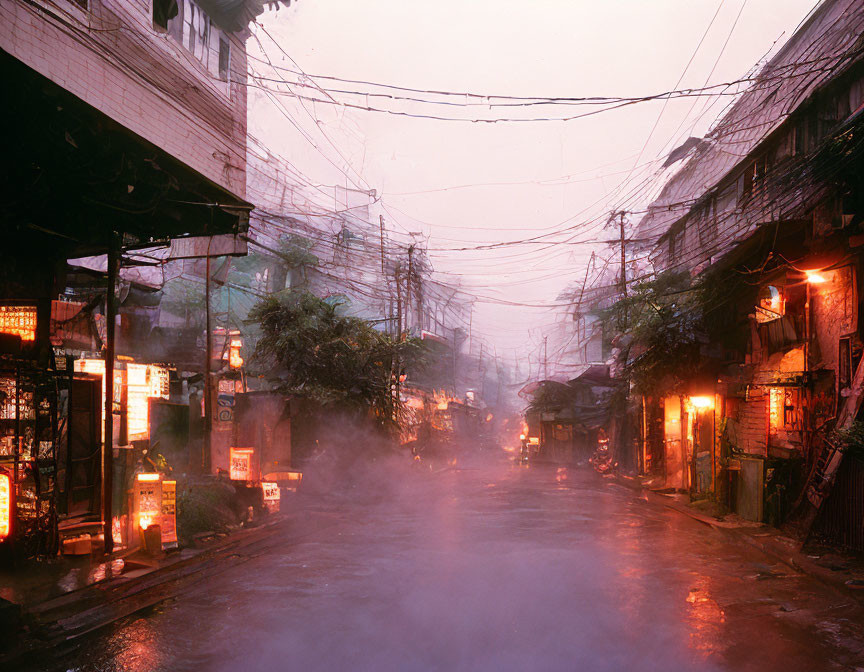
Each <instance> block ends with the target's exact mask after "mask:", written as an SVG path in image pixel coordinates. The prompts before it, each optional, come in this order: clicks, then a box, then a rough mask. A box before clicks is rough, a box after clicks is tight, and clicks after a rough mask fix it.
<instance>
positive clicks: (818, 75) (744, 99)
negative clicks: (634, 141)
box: [635, 0, 864, 237]
mask: <svg viewBox="0 0 864 672" xmlns="http://www.w3.org/2000/svg"><path fill="white" fill-rule="evenodd" d="M862 34H864V0H825V2H823V3H822V4H821V5H820V6H819V7H818V8H817V9H816V10H815V11H814V12H813V14H812V15H811V17H810V18H809V19H808V21H807V22H806V23H805V24H804V25H803V26H801V28H800V29H799V30H798V31H797V32H796V33H795V34H794V35H793V36H792V37H791V38H790V39H789V41H788V42H787V43H786V44H785V45H784V46H783V48H782V49H781V50H780V51H779V52H778V53H777V55H776V56H774V57H773V58H772V59H771V60H770V61H769V62H768V63H767V64H766V65H765V67H764V68H762V70H761V71H760V72H759V74H758V76H757V77H756V79H755V80H754V82H753V83H752V85H751V86H750V87H749V88H748V89H747V90H746V91H745V92H744V93H742V94H741V96H740V98H739V99H738V100H737V102H736V103H735V104H734V105H733V106H732V108H731V109H730V110H729V112H728V113H727V114H726V115H724V116H723V117H722V119H721V120H720V122H719V123H718V124H717V125H716V126H715V127H714V128H713V129H712V131H711V132H710V133H709V134H708V136H706V140H707V142H705V143H704V144H702V145H701V146H700V147H698V148H697V149H696V151H695V152H693V154H692V155H691V156H690V158H689V159H688V160H686V161H685V163H684V164H683V166H682V167H681V168H680V169H679V170H678V172H677V173H675V174H674V175H673V176H672V177H671V178H670V179H669V181H668V182H667V183H666V185H665V186H664V188H663V190H662V191H661V193H660V195H659V196H658V198H656V199H655V200H654V201H653V202H652V203H651V205H650V206H649V208H648V212H647V213H646V215H645V217H643V218H642V220H641V222H640V223H639V226H638V227H637V232H636V234H635V235H636V237H647V236H661V235H663V234H664V233H665V232H666V231H668V230H669V227H670V226H671V225H672V224H674V223H675V222H676V221H678V220H679V219H681V218H682V217H683V216H685V215H686V214H687V213H688V212H689V210H690V209H691V207H692V204H693V201H695V200H697V199H699V198H700V197H702V196H703V195H706V194H707V193H708V192H710V191H712V190H713V189H714V188H715V187H717V186H718V185H719V183H720V182H721V181H722V180H723V179H724V178H725V177H726V176H727V175H729V174H730V173H731V172H732V171H733V169H735V167H736V166H738V165H739V164H740V163H742V162H743V160H744V158H745V157H747V156H748V155H749V154H750V153H751V152H753V150H754V149H756V148H757V147H758V146H759V145H760V144H761V143H762V142H763V141H764V140H765V139H766V138H767V137H768V136H769V135H770V134H771V133H772V132H774V131H775V130H776V129H777V128H778V127H779V126H780V125H782V123H783V122H784V121H785V120H786V119H787V118H788V117H789V115H790V114H791V113H792V112H794V111H795V110H796V109H797V108H799V107H800V106H801V105H802V103H804V102H805V101H806V100H807V99H808V98H810V97H811V96H812V95H813V93H814V92H815V91H817V90H818V89H819V88H820V87H821V86H823V85H824V84H825V83H826V82H828V81H830V80H831V79H833V78H835V77H836V76H837V74H839V73H840V72H842V71H844V70H845V69H847V68H848V67H849V66H850V65H851V64H852V63H854V62H857V61H858V60H860V57H861V52H862V40H861V38H862Z"/></svg>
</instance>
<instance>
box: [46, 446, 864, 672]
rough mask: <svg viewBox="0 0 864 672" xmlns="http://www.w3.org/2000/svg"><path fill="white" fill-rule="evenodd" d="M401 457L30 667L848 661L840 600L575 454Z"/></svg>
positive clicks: (854, 636)
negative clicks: (469, 459)
mask: <svg viewBox="0 0 864 672" xmlns="http://www.w3.org/2000/svg"><path fill="white" fill-rule="evenodd" d="M403 467H404V465H403V466H400V467H398V469H394V470H393V471H392V472H391V471H389V470H388V469H386V468H381V469H379V470H378V471H377V472H375V473H373V474H372V475H371V476H370V477H369V478H367V479H364V481H363V482H360V483H358V484H357V485H356V486H355V487H354V488H352V489H351V490H350V493H347V494H346V493H344V492H343V494H340V495H338V496H336V495H334V494H331V495H330V496H325V497H321V496H320V495H315V496H305V499H301V500H300V502H298V509H299V510H296V511H295V513H294V514H291V515H290V516H289V517H288V519H287V520H286V522H285V523H283V525H284V537H283V538H282V539H283V540H281V541H280V542H279V543H277V544H275V545H274V546H272V547H271V548H270V549H269V551H268V552H267V553H265V554H263V555H260V556H259V557H257V558H255V559H253V560H251V561H249V562H247V563H244V564H240V565H239V566H237V567H234V568H233V569H231V570H229V571H227V572H225V573H223V574H221V575H219V576H217V577H215V578H212V579H209V580H206V581H204V582H200V583H198V584H197V585H194V586H193V587H192V588H191V589H188V590H187V591H186V592H184V593H183V594H181V595H180V596H179V597H177V598H176V599H174V600H173V601H170V602H167V603H165V604H163V605H162V606H161V607H160V608H159V609H158V610H157V611H155V612H150V613H145V614H141V615H137V616H135V617H132V618H130V619H127V620H125V621H121V622H119V623H117V624H116V625H114V626H111V627H110V628H109V629H106V630H103V631H101V632H99V633H98V634H96V635H95V636H94V637H93V638H91V639H90V640H89V641H85V642H82V643H79V644H77V646H76V648H75V649H73V650H67V651H60V652H58V653H57V657H56V658H54V659H52V660H51V661H45V662H43V663H42V665H45V666H47V667H52V666H53V667H56V669H64V670H80V671H82V672H83V671H85V670H87V671H89V670H106V671H107V670H118V671H119V670H123V671H125V672H136V671H139V670H140V671H143V670H148V671H149V670H172V671H174V670H195V669H208V670H530V669H533V670H733V669H734V670H756V669H758V670H765V671H769V670H791V669H796V670H814V671H815V670H848V669H858V668H856V667H855V662H856V661H860V660H861V659H862V657H864V651H862V649H861V646H862V645H861V642H862V641H864V638H862V629H864V612H862V610H861V608H860V607H858V606H854V605H853V603H852V602H851V601H850V600H849V599H848V598H844V597H841V596H840V595H838V594H835V593H833V592H832V591H830V590H829V589H828V588H826V587H824V586H822V585H820V584H818V583H816V582H814V580H813V579H810V578H807V577H804V576H799V575H795V574H794V573H793V572H792V570H791V569H790V568H789V567H786V566H785V565H780V564H775V563H773V562H772V561H771V560H769V559H768V558H767V557H766V556H764V555H762V554H761V553H760V552H758V551H756V550H755V549H750V548H749V547H747V546H745V545H742V544H740V543H730V542H729V541H728V539H727V538H726V537H725V536H724V535H723V533H722V532H721V531H717V530H714V529H711V528H709V527H707V526H705V525H703V524H701V523H700V522H698V521H695V520H693V519H691V518H688V517H687V516H685V515H682V514H681V513H680V512H678V511H674V510H671V509H668V508H666V507H663V506H660V505H657V504H656V503H652V502H648V501H646V500H645V499H643V498H642V496H641V495H639V494H638V493H635V492H633V491H631V490H630V489H628V488H626V487H623V486H622V485H619V484H618V483H616V482H614V481H613V480H611V479H609V480H607V479H603V478H601V477H599V476H598V475H597V474H595V473H594V472H593V471H591V470H589V469H581V470H580V469H563V468H555V467H548V468H547V467H543V466H532V467H531V468H518V467H515V466H513V465H512V464H511V463H510V462H509V461H508V462H504V461H503V460H501V461H491V460H490V461H489V462H488V463H484V464H477V465H471V468H467V467H466V468H464V469H447V470H443V471H440V472H437V473H430V472H428V471H426V470H425V467H418V468H417V469H414V470H412V471H410V472H409V471H408V470H407V469H403ZM311 478H312V476H310V479H311ZM310 484H311V481H310ZM336 492H339V490H338V489H332V490H331V493H336ZM301 519H302V520H304V521H305V524H304V525H303V526H302V531H301V529H300V528H298V527H297V525H298V523H297V521H298V520H301ZM94 640H95V641H94ZM790 660H794V661H795V664H794V665H793V666H792V667H790V665H789V661H790ZM43 669H44V668H43Z"/></svg>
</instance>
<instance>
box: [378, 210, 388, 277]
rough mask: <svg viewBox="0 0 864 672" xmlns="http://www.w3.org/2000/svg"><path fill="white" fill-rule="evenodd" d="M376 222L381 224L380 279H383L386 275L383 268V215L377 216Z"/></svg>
mask: <svg viewBox="0 0 864 672" xmlns="http://www.w3.org/2000/svg"><path fill="white" fill-rule="evenodd" d="M378 222H379V223H380V224H381V277H382V278H383V277H384V276H385V275H386V274H387V271H386V269H385V267H384V215H378Z"/></svg>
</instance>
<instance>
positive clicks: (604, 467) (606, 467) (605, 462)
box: [588, 428, 618, 474]
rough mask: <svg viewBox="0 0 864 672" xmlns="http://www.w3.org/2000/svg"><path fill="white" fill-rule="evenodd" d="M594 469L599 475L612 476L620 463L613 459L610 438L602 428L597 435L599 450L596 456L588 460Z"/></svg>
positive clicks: (596, 450) (597, 449)
mask: <svg viewBox="0 0 864 672" xmlns="http://www.w3.org/2000/svg"><path fill="white" fill-rule="evenodd" d="M588 461H589V462H591V464H592V466H593V467H594V471H596V472H597V473H598V474H610V473H612V471H613V470H614V469H615V468H616V467H617V466H618V463H617V462H615V461H614V460H613V459H612V452H611V451H610V450H609V437H608V436H606V432H604V431H603V429H602V428H601V429H600V430H599V431H598V433H597V448H596V449H595V450H594V454H593V455H592V456H591V458H590V459H589V460H588Z"/></svg>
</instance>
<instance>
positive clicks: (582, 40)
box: [250, 0, 815, 356]
mask: <svg viewBox="0 0 864 672" xmlns="http://www.w3.org/2000/svg"><path fill="white" fill-rule="evenodd" d="M814 4H815V3H814V1H813V0H723V2H720V1H719V0H606V2H595V1H593V0H592V1H589V0H534V1H533V2H524V1H523V2H516V1H514V0H494V1H493V0H438V1H436V2H418V1H416V0H375V1H372V2H358V1H357V0H298V1H297V2H295V3H294V4H293V5H292V6H291V7H290V8H289V9H284V8H283V9H280V10H279V11H278V12H268V13H267V14H265V15H264V17H263V18H262V22H263V24H264V26H265V28H266V29H267V30H268V31H269V32H270V33H271V34H272V35H273V36H274V37H275V38H276V39H277V40H278V42H279V46H280V47H281V48H282V49H284V51H285V52H286V53H287V54H288V55H290V57H291V58H292V59H294V61H296V63H297V64H298V65H299V66H300V68H302V70H303V71H305V72H306V73H310V74H325V75H334V76H338V77H343V78H348V79H360V80H370V81H379V82H386V83H390V84H397V85H400V86H408V87H413V88H420V89H437V90H446V91H470V92H478V93H491V94H507V95H538V96H567V97H579V96H639V95H643V94H650V93H658V92H662V91H666V90H670V89H672V88H675V87H676V84H677V83H678V81H679V79H681V83H680V85H678V88H683V87H701V86H703V85H704V83H705V82H706V79H709V73H710V72H711V71H712V69H713V74H711V75H710V81H709V84H713V83H720V82H726V81H730V80H734V79H737V78H739V77H741V76H742V75H743V74H745V73H746V72H747V71H748V70H750V69H751V68H752V67H753V65H754V64H755V63H756V62H757V61H759V60H760V59H762V58H763V57H764V56H765V55H766V54H767V53H769V52H772V53H773V51H775V50H776V49H777V47H779V46H780V45H782V43H783V41H784V40H785V39H786V38H787V37H788V36H789V35H790V34H791V33H792V32H794V30H795V27H796V26H797V25H798V24H799V22H800V21H801V20H802V19H803V18H804V17H805V16H806V15H807V14H808V12H810V11H811V10H812V8H813V6H814ZM718 7H719V10H718ZM742 8H743V9H742ZM739 13H740V17H739ZM715 14H716V17H715ZM712 18H713V19H714V20H713V24H711V22H712ZM736 19H737V24H736ZM709 24H711V28H710V30H708V32H707V35H706V29H707V28H708V26H709ZM733 24H735V26H734V30H733ZM703 35H705V39H704V41H703V42H702V44H701V46H700V47H699V48H698V51H696V49H697V45H698V43H699V41H700V40H701V39H702V37H703ZM259 37H260V39H261V41H262V44H263V46H264V49H265V51H266V53H267V55H268V56H269V57H270V58H272V59H273V60H274V62H276V61H278V62H279V63H281V64H285V65H289V66H290V65H291V64H290V62H289V61H288V60H287V58H286V57H285V56H283V54H282V53H280V51H279V49H278V48H277V47H276V46H275V45H274V44H273V43H272V42H270V41H269V39H268V38H267V36H266V35H264V34H263V33H259ZM727 40H728V44H726V46H725V49H724V43H726V42H727ZM250 50H251V51H252V52H253V53H255V43H254V39H253V40H250ZM694 51H695V52H696V55H695V57H693V54H694ZM721 51H722V56H721ZM691 57H693V60H692V63H691V64H690V65H689V67H688V68H687V70H686V72H685V67H686V66H687V64H688V61H689V60H690V59H691ZM718 57H719V60H718ZM292 67H293V66H292ZM682 74H683V78H682ZM318 83H320V84H321V85H322V86H324V87H327V86H328V85H329V86H336V84H335V83H333V82H329V83H328V82H326V81H324V80H318ZM341 86H342V85H340V87H341ZM344 88H352V87H351V86H350V85H349V86H345V87H344ZM354 88H362V87H354ZM307 92H309V90H307ZM312 93H314V94H315V95H316V96H319V97H320V96H322V95H323V94H321V93H320V92H316V91H312ZM334 95H335V94H334ZM281 100H282V103H283V104H284V106H285V110H286V111H288V112H289V113H290V116H291V117H292V119H293V120H294V122H295V123H296V124H297V125H298V126H300V128H302V129H303V130H304V133H305V134H306V136H307V137H303V135H301V134H300V132H298V130H297V129H296V128H295V127H294V126H292V125H291V123H289V121H288V120H287V119H286V117H285V116H284V114H283V113H282V112H279V111H277V110H276V109H275V107H274V106H273V105H272V104H271V103H270V102H269V101H268V100H267V99H266V98H264V97H263V96H261V95H260V93H259V94H255V93H254V91H253V95H252V97H251V98H250V103H251V107H250V130H251V131H252V132H253V133H254V134H255V135H256V136H258V137H260V138H262V139H264V140H266V141H267V142H268V143H269V144H270V145H272V146H273V147H274V148H275V149H276V151H278V152H279V153H281V154H282V155H284V156H285V157H288V158H289V159H290V160H291V161H292V162H293V163H294V164H295V166H296V167H297V168H298V169H299V170H300V171H301V172H303V173H304V174H305V175H307V176H308V177H309V178H310V179H312V180H313V181H316V182H319V183H322V184H335V183H341V184H345V178H344V177H342V176H341V175H340V172H339V171H338V170H337V168H335V167H334V165H333V164H336V165H337V166H339V167H344V165H345V163H346V161H345V160H346V159H347V163H348V164H350V168H348V169H347V172H348V174H349V176H350V178H351V181H352V182H353V183H355V184H358V185H360V186H364V187H367V188H375V189H377V190H378V191H379V192H381V193H383V202H384V204H385V206H386V208H387V210H386V211H385V216H386V215H387V213H389V215H390V217H389V219H388V226H389V227H391V228H392V229H393V230H395V231H400V230H402V231H404V230H405V229H408V230H412V231H421V230H422V231H424V232H425V233H426V234H428V235H429V236H430V238H429V248H430V257H431V259H432V261H433V263H434V264H435V266H436V269H437V270H439V271H441V272H442V273H446V274H447V275H443V276H442V279H448V280H454V281H456V280H459V279H461V281H462V283H463V286H465V287H466V289H468V290H469V291H474V292H476V293H477V294H479V295H481V296H483V297H493V298H500V299H506V300H508V301H514V302H525V303H531V304H534V303H549V302H554V299H555V296H556V295H557V293H558V292H559V291H560V290H561V289H562V288H563V287H564V286H565V285H566V284H567V283H568V282H572V281H574V280H576V279H579V278H580V277H581V276H580V274H584V268H585V261H586V259H587V255H588V254H589V253H590V248H588V247H586V246H584V245H581V246H578V245H577V246H574V245H557V246H554V247H551V248H550V247H548V246H545V245H543V246H541V245H519V246H515V247H510V248H505V249H503V250H494V251H470V252H455V251H443V250H442V251H436V250H437V249H439V248H452V247H462V246H465V245H468V246H470V245H474V244H476V243H477V242H478V241H479V242H499V241H502V240H517V239H521V238H525V237H530V236H532V235H536V233H547V232H549V231H554V230H555V229H559V228H564V227H574V226H582V227H584V230H585V231H586V236H585V237H588V235H589V234H591V233H592V232H597V231H598V227H597V224H596V222H597V221H598V220H599V219H602V217H603V213H605V212H608V210H609V209H610V208H612V207H614V206H616V205H618V204H619V203H620V202H621V200H622V194H621V193H618V187H619V185H620V184H621V182H622V181H623V180H625V179H626V178H629V180H630V181H629V183H628V188H625V189H624V190H623V193H626V192H627V191H628V189H629V188H632V187H635V186H636V185H638V184H639V183H641V182H642V181H643V180H644V179H645V178H646V177H647V176H648V175H650V174H651V173H652V172H653V170H654V169H655V168H656V166H657V162H656V161H655V163H653V164H649V162H650V161H652V160H655V159H656V158H657V157H658V156H661V157H662V156H663V155H665V154H666V153H668V152H669V151H670V150H671V149H672V148H674V146H676V145H677V144H678V143H680V141H682V140H683V139H685V138H686V137H687V136H688V135H702V134H704V133H705V131H706V130H707V127H708V125H709V124H710V122H711V121H713V120H714V118H715V117H716V116H717V114H718V113H719V112H720V110H721V108H722V106H723V105H725V103H726V102H728V99H726V100H723V101H721V102H718V101H717V100H716V99H712V100H710V101H706V100H705V99H704V98H692V99H688V98H684V99H679V100H673V101H670V102H669V103H668V105H667V106H666V108H665V110H664V111H663V114H662V116H661V117H660V121H659V123H658V124H657V127H656V130H655V131H654V132H653V134H651V138H650V141H648V143H647V146H646V140H647V139H648V137H649V134H650V133H651V130H652V127H653V126H654V124H655V122H656V121H657V119H658V115H660V112H661V108H662V107H663V103H662V102H651V103H644V104H640V105H634V106H630V107H626V108H624V109H621V110H616V111H610V112H605V113H602V114H598V115H596V116H593V117H588V118H584V119H577V120H573V121H567V122H563V121H554V122H542V123H541V122H537V123H509V124H508V123H499V124H494V125H492V124H472V123H464V122H443V121H432V120H421V119H413V118H403V117H396V116H390V115H385V114H378V113H373V112H366V111H361V110H350V109H345V108H336V107H334V106H332V105H322V104H318V103H308V102H307V103H306V104H305V105H306V109H305V110H304V109H303V108H302V107H300V105H299V103H298V102H297V101H295V100H292V99H288V98H282V99H281ZM346 100H348V99H347V98H346ZM354 100H355V102H362V101H357V99H354ZM706 102H709V103H712V104H713V107H711V106H709V107H708V108H707V110H706V107H705V103H706ZM369 104H370V105H376V106H382V107H388V106H389V107H391V108H393V109H401V110H409V111H416V112H423V111H427V110H428V109H429V108H428V107H420V106H419V105H415V106H414V107H411V106H408V105H404V104H403V105H394V104H392V103H388V102H387V101H380V100H374V99H370V102H369ZM574 110H576V111H582V110H584V108H566V107H559V108H548V107H539V108H537V107H534V108H529V109H528V110H527V111H524V112H522V111H519V110H513V109H512V108H511V109H507V108H504V109H496V110H494V112H488V111H487V112H484V114H492V113H494V114H495V115H496V116H501V115H520V114H521V115H523V116H526V115H527V116H566V115H567V113H572V112H573V111H574ZM433 111H434V112H438V113H441V112H443V113H445V114H464V112H463V111H461V110H459V109H455V110H451V109H449V108H443V109H442V108H437V109H435V110H433ZM313 116H314V117H317V118H318V119H319V120H320V124H319V127H318V128H316V125H315V124H314V123H313V121H312V117H313ZM691 128H692V132H689V131H691ZM325 135H326V137H325ZM331 141H332V143H333V145H335V146H336V148H338V150H339V152H338V153H337V151H336V149H334V147H333V145H331V144H330V142H331ZM313 143H314V145H315V146H313ZM643 146H644V147H645V148H644V151H642V150H643ZM640 152H641V158H640V159H639V164H640V166H639V167H637V168H636V170H632V169H633V168H634V165H635V162H636V160H637V157H639V155H640ZM340 154H341V156H340ZM325 156H326V159H325V158H324V157H325ZM643 164H647V165H643ZM631 170H632V172H631ZM562 178H563V179H562ZM490 183H497V184H490ZM501 183H505V184H501ZM514 183H515V184H514ZM349 185H350V182H349ZM468 185H478V186H468ZM415 192H428V193H415ZM592 222H593V223H592ZM574 232H575V233H576V234H577V235H578V236H579V237H580V238H581V237H582V236H581V235H579V233H578V230H575V231H573V232H570V235H571V236H572V235H573V233H574ZM607 235H608V234H603V233H600V236H601V237H606V236H607ZM567 237H568V236H567V235H562V236H559V237H557V238H556V239H558V240H565V239H567ZM554 319H555V315H554V313H553V312H552V311H550V310H549V309H540V308H522V307H510V306H501V305H495V304H490V303H479V304H478V306H477V312H476V313H475V321H474V327H475V328H476V329H478V330H480V331H482V332H483V333H484V334H485V335H486V336H487V337H488V338H489V339H490V340H491V341H492V342H493V343H495V344H496V345H497V347H498V348H499V351H500V352H502V353H503V352H504V351H510V352H512V351H513V349H517V350H519V351H522V352H525V351H527V349H528V348H530V347H536V346H530V345H526V343H528V342H529V334H528V329H529V327H531V326H532V325H533V326H537V325H541V324H545V323H548V322H550V321H552V320H554ZM535 342H536V336H535ZM510 356H512V355H510Z"/></svg>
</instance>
